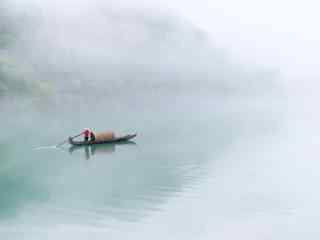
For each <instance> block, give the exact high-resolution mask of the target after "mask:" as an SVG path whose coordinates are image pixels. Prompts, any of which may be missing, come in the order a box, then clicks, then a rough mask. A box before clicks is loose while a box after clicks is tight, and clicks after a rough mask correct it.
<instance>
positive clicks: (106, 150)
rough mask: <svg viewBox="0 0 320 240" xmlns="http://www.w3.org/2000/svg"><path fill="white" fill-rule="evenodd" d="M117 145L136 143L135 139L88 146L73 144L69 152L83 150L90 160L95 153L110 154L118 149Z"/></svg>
mask: <svg viewBox="0 0 320 240" xmlns="http://www.w3.org/2000/svg"><path fill="white" fill-rule="evenodd" d="M117 145H131V146H135V145H136V143H135V142H133V141H127V142H119V143H105V144H95V145H88V146H71V147H69V153H70V154H72V153H73V152H75V151H76V152H83V154H84V157H85V159H87V160H89V159H90V158H92V157H94V156H95V155H108V154H112V153H114V152H115V151H116V146H117Z"/></svg>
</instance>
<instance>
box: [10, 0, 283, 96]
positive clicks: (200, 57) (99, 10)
mask: <svg viewBox="0 0 320 240" xmlns="http://www.w3.org/2000/svg"><path fill="white" fill-rule="evenodd" d="M5 6H7V8H5V9H7V10H8V11H7V13H9V15H10V14H11V16H10V17H11V19H12V21H13V22H15V23H16V26H15V27H16V28H17V29H18V30H17V31H16V33H15V36H16V39H15V41H14V43H13V44H12V45H11V46H9V47H7V50H6V51H5V52H6V53H7V54H8V55H9V56H10V58H12V59H13V60H12V61H13V62H14V63H15V64H16V65H18V67H17V68H19V71H20V72H21V73H20V75H19V76H16V77H15V79H16V78H21V79H24V81H23V82H24V83H25V84H26V85H28V84H27V83H28V82H33V84H32V88H36V87H37V86H38V88H39V92H41V91H42V92H43V94H42V95H50V94H51V95H55V94H61V93H66V92H69V93H71V92H72V93H78V94H79V93H81V94H82V95H83V94H84V95H88V94H86V93H90V94H89V95H104V94H109V95H113V94H121V93H120V92H122V93H124V94H128V89H130V92H132V91H141V90H142V91H145V92H150V91H154V90H156V89H159V88H160V90H161V89H162V90H163V91H168V92H170V91H171V90H172V91H181V90H183V91H190V90H191V89H193V88H194V86H195V85H197V86H198V87H197V88H196V89H197V90H198V91H211V92H216V93H217V94H220V93H222V92H226V93H227V92H230V91H235V92H240V91H244V92H247V93H250V94H256V92H261V91H270V90H274V89H273V88H275V87H276V86H275V85H276V84H275V81H274V80H275V78H277V75H278V70H277V69H272V68H271V67H264V66H263V65H261V66H260V67H257V66H255V67H252V68H248V67H244V66H242V65H241V64H238V63H237V62H235V61H232V59H231V58H229V57H228V55H227V54H226V52H224V51H223V50H221V49H219V47H218V46H215V45H214V44H213V41H212V39H211V36H210V35H208V33H207V32H206V31H204V30H202V29H201V28H199V27H196V26H195V25H194V24H192V23H191V22H188V21H187V20H185V19H183V17H181V16H179V15H174V13H173V11H169V10H167V11H166V10H165V9H164V10H159V11H156V9H154V8H152V7H146V6H145V5H142V4H141V3H139V2H137V3H136V4H124V3H122V4H115V3H112V2H103V1H67V2H64V1H55V2H54V3H53V2H50V1H23V2H20V1H13V2H10V3H9V2H8V3H7V4H6V5H5ZM21 19H22V20H21ZM21 69H22V70H23V71H22V70H21ZM19 71H18V72H19ZM15 75H17V74H15ZM20 82H22V81H20ZM17 84H19V83H17ZM7 85H8V84H7Z"/></svg>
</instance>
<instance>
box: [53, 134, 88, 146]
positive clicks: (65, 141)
mask: <svg viewBox="0 0 320 240" xmlns="http://www.w3.org/2000/svg"><path fill="white" fill-rule="evenodd" d="M81 134H82V133H80V134H78V135H76V136H73V137H71V139H74V138H76V137H79V136H80V135H81ZM68 141H69V139H66V140H64V141H63V142H61V143H59V144H57V145H56V147H59V146H61V145H63V144H65V143H67V142H68Z"/></svg>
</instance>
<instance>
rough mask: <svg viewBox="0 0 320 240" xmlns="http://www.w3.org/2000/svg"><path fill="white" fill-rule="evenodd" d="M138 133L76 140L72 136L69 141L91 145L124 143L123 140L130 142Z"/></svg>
mask: <svg viewBox="0 0 320 240" xmlns="http://www.w3.org/2000/svg"><path fill="white" fill-rule="evenodd" d="M136 136H137V134H127V135H124V136H120V137H114V138H111V139H101V140H94V141H91V140H90V141H75V140H73V139H72V137H69V143H70V144H71V145H73V146H89V145H95V144H104V143H122V142H128V141H130V140H131V139H132V138H134V137H136Z"/></svg>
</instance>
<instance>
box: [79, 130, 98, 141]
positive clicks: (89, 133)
mask: <svg viewBox="0 0 320 240" xmlns="http://www.w3.org/2000/svg"><path fill="white" fill-rule="evenodd" d="M81 135H84V141H85V142H88V141H89V139H90V141H92V142H93V141H95V140H96V137H95V134H94V132H93V131H92V130H90V129H88V128H85V129H84V131H83V132H82V133H81Z"/></svg>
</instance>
